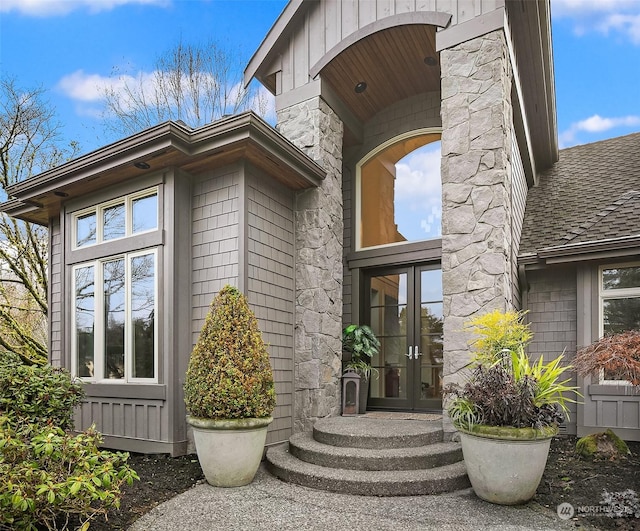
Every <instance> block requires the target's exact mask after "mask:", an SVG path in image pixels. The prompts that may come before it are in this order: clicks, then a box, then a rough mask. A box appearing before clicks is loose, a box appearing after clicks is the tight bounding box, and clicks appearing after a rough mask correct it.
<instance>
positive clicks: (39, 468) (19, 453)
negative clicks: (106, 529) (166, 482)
mask: <svg viewBox="0 0 640 531" xmlns="http://www.w3.org/2000/svg"><path fill="white" fill-rule="evenodd" d="M32 427H33V432H32V433H31V435H30V436H28V435H26V434H25V432H24V431H16V430H14V429H13V428H12V427H11V426H10V423H9V422H8V419H7V417H0V529H6V530H8V529H13V530H27V531H32V530H36V529H42V526H45V527H46V528H47V529H69V525H70V523H72V522H73V523H75V524H77V525H78V526H79V528H80V529H82V530H86V529H88V528H89V524H90V522H91V520H93V519H94V518H96V517H97V516H99V515H105V516H106V513H107V511H108V510H109V509H110V508H111V507H116V508H117V507H119V506H120V494H121V492H120V488H121V487H122V485H123V484H124V483H127V484H129V485H130V484H131V483H132V482H133V480H134V479H138V476H137V474H136V473H135V472H134V471H133V470H132V469H131V468H130V467H129V466H128V465H127V464H126V461H127V459H128V457H129V456H128V454H124V453H114V452H107V451H102V450H100V449H99V448H98V445H99V444H100V442H101V437H100V434H99V433H97V432H95V431H93V430H88V431H87V432H85V433H82V434H80V435H77V436H72V435H70V434H67V433H65V432H64V431H63V430H62V429H60V428H57V427H54V426H51V425H46V426H43V425H40V426H37V425H32Z"/></svg>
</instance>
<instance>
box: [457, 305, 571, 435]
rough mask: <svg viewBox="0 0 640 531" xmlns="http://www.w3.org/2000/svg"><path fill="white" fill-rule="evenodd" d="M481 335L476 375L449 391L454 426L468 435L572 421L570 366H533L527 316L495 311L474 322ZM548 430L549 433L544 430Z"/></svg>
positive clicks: (473, 366)
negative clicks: (528, 347)
mask: <svg viewBox="0 0 640 531" xmlns="http://www.w3.org/2000/svg"><path fill="white" fill-rule="evenodd" d="M469 329H470V330H472V331H473V332H474V334H475V335H476V336H477V337H476V339H475V341H474V342H473V343H472V345H473V348H474V351H475V352H474V357H473V359H472V361H471V364H470V368H471V369H472V373H471V375H470V377H469V379H468V381H467V382H466V383H465V385H464V386H462V387H459V386H448V387H447V389H446V390H445V393H446V394H447V395H448V397H449V405H448V407H447V409H448V412H449V416H450V417H451V420H452V422H453V424H454V425H455V426H456V427H457V428H458V429H462V430H466V431H476V429H477V428H476V427H477V426H482V425H484V426H503V427H513V428H533V429H536V430H545V429H546V428H552V429H553V430H555V428H556V426H557V425H558V423H560V422H562V421H563V420H564V419H565V417H567V418H568V415H569V410H568V407H567V403H569V402H575V400H573V399H572V398H570V397H569V396H567V395H568V393H571V392H575V391H576V390H577V388H576V387H573V386H571V385H569V384H570V381H571V378H565V379H562V378H563V376H564V375H565V373H566V371H568V370H569V369H570V368H571V367H570V366H568V365H563V364H562V359H563V355H560V356H558V357H557V358H555V359H553V360H551V361H549V362H547V363H544V360H543V358H542V357H540V358H539V359H538V361H537V362H535V363H531V362H530V361H529V357H528V356H527V354H526V353H525V347H526V345H527V344H528V343H529V342H530V341H531V339H532V337H533V334H532V333H531V331H530V330H529V326H528V325H527V324H525V323H524V313H523V312H514V311H509V312H500V311H494V312H490V313H487V314H484V315H481V316H478V317H476V318H474V319H473V320H471V321H470V323H469ZM545 431H547V430H545Z"/></svg>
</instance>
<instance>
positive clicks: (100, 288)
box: [71, 248, 159, 384]
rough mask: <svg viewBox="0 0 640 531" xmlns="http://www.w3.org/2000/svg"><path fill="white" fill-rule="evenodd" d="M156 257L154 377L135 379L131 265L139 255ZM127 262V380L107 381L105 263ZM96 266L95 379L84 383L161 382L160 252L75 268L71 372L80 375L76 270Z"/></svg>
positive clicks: (122, 256)
mask: <svg viewBox="0 0 640 531" xmlns="http://www.w3.org/2000/svg"><path fill="white" fill-rule="evenodd" d="M150 254H151V255H153V260H154V286H153V296H154V301H153V303H154V310H153V311H154V319H155V322H154V326H153V345H154V347H153V371H154V374H153V378H133V377H132V376H131V375H132V374H133V334H132V330H131V262H132V260H133V259H134V258H136V257H138V256H146V255H150ZM120 259H124V263H125V352H124V360H125V374H124V378H108V377H105V374H104V361H105V345H104V267H103V266H104V264H105V263H106V262H113V261H115V260H120ZM89 266H93V268H94V269H93V274H94V334H93V342H94V343H93V344H94V349H93V370H94V373H93V376H92V377H80V376H78V378H80V379H81V380H82V381H86V382H91V383H98V382H99V383H109V384H119V383H120V384H122V383H146V384H148V383H158V350H159V349H158V328H159V327H158V324H159V319H158V317H159V315H158V249H157V248H151V249H144V250H141V251H135V252H131V253H123V254H116V255H112V256H108V257H104V258H101V259H99V260H94V261H90V262H83V263H80V264H76V265H74V266H73V268H72V272H71V278H72V284H73V286H72V294H73V296H72V319H71V323H72V324H71V326H72V328H71V355H72V362H71V367H72V373H73V374H74V375H77V374H78V346H77V336H76V286H75V278H76V270H77V269H81V268H83V267H89Z"/></svg>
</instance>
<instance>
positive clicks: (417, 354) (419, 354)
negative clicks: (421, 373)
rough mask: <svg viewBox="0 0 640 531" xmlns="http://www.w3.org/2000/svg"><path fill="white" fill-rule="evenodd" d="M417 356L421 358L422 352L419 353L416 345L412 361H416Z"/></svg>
mask: <svg viewBox="0 0 640 531" xmlns="http://www.w3.org/2000/svg"><path fill="white" fill-rule="evenodd" d="M419 356H422V352H420V347H419V346H418V345H416V350H415V353H414V355H413V359H414V360H417V359H418V357H419Z"/></svg>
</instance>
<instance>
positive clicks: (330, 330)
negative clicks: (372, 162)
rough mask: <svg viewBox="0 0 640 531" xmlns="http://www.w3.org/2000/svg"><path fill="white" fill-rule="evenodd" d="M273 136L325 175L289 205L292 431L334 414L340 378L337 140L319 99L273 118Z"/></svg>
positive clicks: (339, 130)
mask: <svg viewBox="0 0 640 531" xmlns="http://www.w3.org/2000/svg"><path fill="white" fill-rule="evenodd" d="M277 128H278V130H279V131H280V132H281V133H282V134H283V135H284V136H286V137H287V138H288V139H289V140H290V141H291V142H293V143H294V144H295V145H296V146H298V147H299V148H300V149H302V150H303V151H304V152H305V153H307V154H308V155H309V156H310V157H311V158H312V159H314V160H315V161H316V162H317V163H318V164H320V166H322V167H323V168H324V169H325V171H326V172H327V178H326V179H325V180H324V181H323V183H322V185H321V186H320V187H318V188H313V189H309V190H305V191H303V192H300V193H299V194H298V195H297V196H296V203H295V207H294V208H295V231H296V234H295V279H296V286H295V299H296V307H295V331H294V334H295V341H294V366H295V400H294V404H295V408H294V426H293V427H294V432H299V431H310V430H311V429H312V427H313V424H314V422H315V420H316V419H318V418H321V417H326V416H332V415H338V414H339V412H340V377H341V373H342V344H341V333H342V248H343V217H342V216H343V213H342V135H343V125H342V122H341V121H340V119H339V118H338V116H337V115H336V114H335V113H334V112H333V110H332V109H331V108H330V107H329V106H328V105H327V104H326V103H325V102H324V100H322V99H321V98H320V97H315V98H312V99H310V100H307V101H304V102H301V103H298V104H296V105H293V106H291V107H288V108H285V109H282V110H280V111H278V125H277Z"/></svg>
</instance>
